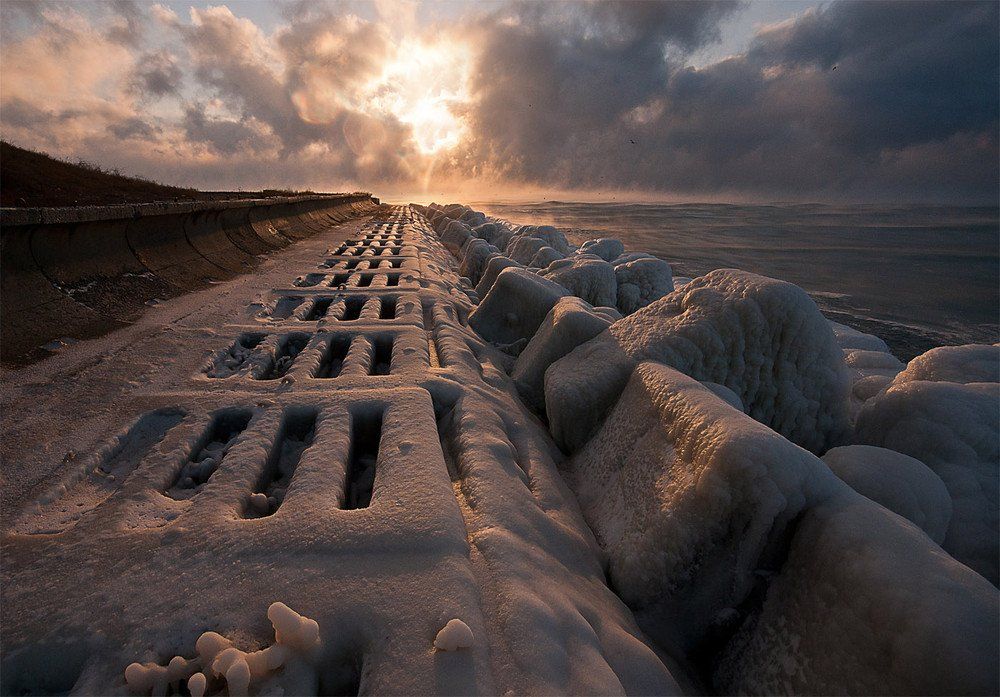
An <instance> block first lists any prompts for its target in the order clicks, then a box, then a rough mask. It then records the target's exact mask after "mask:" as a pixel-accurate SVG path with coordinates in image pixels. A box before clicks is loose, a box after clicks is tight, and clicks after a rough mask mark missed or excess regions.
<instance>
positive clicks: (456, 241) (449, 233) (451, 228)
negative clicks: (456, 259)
mask: <svg viewBox="0 0 1000 697" xmlns="http://www.w3.org/2000/svg"><path fill="white" fill-rule="evenodd" d="M440 235H441V244H443V245H444V246H445V248H446V249H447V250H448V251H449V252H451V253H452V254H453V255H457V254H458V252H459V250H460V249H462V247H464V246H465V244H466V243H467V242H468V241H469V239H470V238H471V237H472V231H471V229H470V228H469V226H468V225H466V224H465V223H463V222H460V221H458V220H452V221H450V222H448V223H447V224H446V225H445V226H444V227H443V229H442V230H441V233H440Z"/></svg>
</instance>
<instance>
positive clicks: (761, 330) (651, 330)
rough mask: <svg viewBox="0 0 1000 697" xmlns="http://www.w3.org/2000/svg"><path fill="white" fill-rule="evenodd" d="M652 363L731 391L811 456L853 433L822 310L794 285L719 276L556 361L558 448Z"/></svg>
mask: <svg viewBox="0 0 1000 697" xmlns="http://www.w3.org/2000/svg"><path fill="white" fill-rule="evenodd" d="M644 360H655V361H658V362H661V363H664V364H666V365H671V366H673V367H675V368H677V369H678V370H680V371H681V372H683V373H685V374H687V375H690V376H691V377H693V378H695V379H697V380H707V381H710V382H716V383H719V384H721V385H725V386H726V387H728V388H730V389H731V390H733V392H735V393H736V394H737V396H739V398H740V401H741V402H742V403H743V405H744V406H745V408H746V410H747V413H748V414H749V415H750V416H752V417H753V418H755V419H757V420H758V421H760V422H761V423H763V424H766V425H768V426H770V427H771V428H773V429H775V430H776V431H778V432H779V433H781V434H782V435H784V436H785V437H787V438H789V439H790V440H792V441H793V442H795V443H797V444H798V445H801V446H802V447H804V448H806V449H808V450H812V451H814V452H822V451H824V450H825V449H826V448H828V447H830V446H831V445H837V444H840V441H841V440H842V439H843V438H844V437H845V436H846V434H847V432H848V428H849V426H848V418H849V414H848V389H849V377H848V374H847V370H846V367H845V366H844V361H843V356H842V352H841V349H840V347H839V346H837V344H836V343H835V342H834V338H833V332H832V331H831V330H830V327H829V325H828V324H827V321H826V320H825V319H824V318H823V316H822V315H821V314H820V312H819V310H818V309H817V308H816V305H815V303H814V302H813V301H812V300H811V299H810V298H809V296H808V295H806V293H805V292H804V291H803V290H802V289H801V288H798V287H797V286H794V285H792V284H790V283H785V282H783V281H777V280H774V279H770V278H766V277H764V276H758V275H756V274H752V273H747V272H744V271H736V270H732V269H725V270H719V271H713V272H712V273H709V274H707V275H705V276H702V277H701V278H699V279H696V280H694V281H692V282H691V283H689V284H687V285H686V286H684V288H682V289H680V290H678V291H675V292H673V293H671V294H670V295H668V296H666V297H663V298H661V299H659V300H657V301H655V302H653V303H652V304H650V305H648V306H647V307H645V308H643V309H641V310H639V311H638V312H636V313H634V314H632V315H629V316H628V317H626V318H625V319H623V320H621V321H619V322H616V323H615V324H613V325H612V326H611V327H610V328H609V329H608V330H607V331H605V332H604V333H602V334H601V335H599V336H597V337H596V338H594V339H592V340H591V341H589V342H587V343H585V344H583V345H582V346H580V347H578V348H577V349H575V350H574V351H573V352H572V353H570V354H569V355H567V356H566V357H564V358H563V359H561V360H559V361H557V362H556V363H554V364H553V365H552V366H551V367H550V368H549V370H548V373H547V374H546V380H545V403H546V413H547V414H548V416H549V422H550V427H551V431H552V434H553V436H554V437H555V439H556V441H557V442H558V443H559V444H560V445H562V446H563V447H564V448H566V449H568V450H569V451H574V450H577V449H579V448H580V446H582V445H583V444H584V443H585V442H586V440H587V439H588V438H589V437H590V436H591V435H592V434H593V433H594V431H595V430H596V429H597V427H598V426H599V425H600V422H601V420H602V418H603V417H604V415H605V414H606V413H607V412H608V411H609V410H610V409H611V407H612V406H614V403H615V402H616V401H617V399H618V396H619V395H620V394H621V391H622V390H623V389H624V387H625V384H626V382H628V379H629V376H630V375H631V373H632V370H633V369H634V367H635V366H636V365H637V364H638V363H639V362H641V361H644Z"/></svg>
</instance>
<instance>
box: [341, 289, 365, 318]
mask: <svg viewBox="0 0 1000 697" xmlns="http://www.w3.org/2000/svg"><path fill="white" fill-rule="evenodd" d="M367 299H368V296H364V295H352V296H350V297H348V298H347V299H346V300H345V301H344V313H343V314H342V315H341V316H340V321H341V322H352V321H354V320H356V319H358V318H359V317H361V310H363V309H364V307H365V301H366V300H367Z"/></svg>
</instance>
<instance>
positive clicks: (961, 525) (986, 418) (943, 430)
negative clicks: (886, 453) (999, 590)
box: [855, 380, 1000, 585]
mask: <svg viewBox="0 0 1000 697" xmlns="http://www.w3.org/2000/svg"><path fill="white" fill-rule="evenodd" d="M998 414H1000V385H997V383H971V384H961V383H956V382H930V381H926V380H914V381H911V382H903V383H901V384H893V385H891V386H890V387H889V388H888V389H887V390H885V391H884V392H882V393H880V394H878V395H876V396H875V397H873V398H872V399H870V400H869V401H868V402H866V403H865V405H864V407H863V408H862V409H861V413H860V414H859V415H858V421H857V426H856V434H855V438H856V440H857V441H858V442H860V443H864V444H868V445H877V446H880V447H883V448H889V449H890V450H896V451H898V452H901V453H905V454H907V455H910V456H912V457H915V458H917V459H918V460H920V461H921V462H923V463H924V464H926V465H927V466H928V467H930V468H931V470H933V471H934V472H935V473H936V474H937V475H938V476H939V477H941V479H942V480H943V481H944V484H945V486H947V487H948V492H949V493H950V494H951V500H952V506H953V513H952V516H951V523H950V524H949V525H948V532H947V534H946V535H945V539H944V543H943V544H942V545H941V546H942V547H944V549H945V550H947V551H948V553H949V554H951V555H952V556H954V557H955V558H956V559H958V560H959V561H961V562H962V563H964V564H967V565H968V566H970V567H972V568H973V569H975V570H976V571H978V572H979V573H981V574H982V575H983V576H985V577H986V578H987V579H989V580H990V581H991V582H992V583H993V584H994V585H996V584H997V582H998V580H1000V578H998V577H1000V569H998V566H1000V560H998V554H1000V551H998V550H1000V506H998V498H1000V471H998V470H1000V422H998V418H997V415H998Z"/></svg>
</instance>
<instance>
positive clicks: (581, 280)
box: [540, 254, 618, 307]
mask: <svg viewBox="0 0 1000 697" xmlns="http://www.w3.org/2000/svg"><path fill="white" fill-rule="evenodd" d="M540 273H541V275H542V276H544V277H545V278H547V279H549V280H550V281H555V282H556V283H558V284H559V285H561V286H562V287H563V288H565V289H566V290H568V291H569V292H570V293H572V294H573V295H575V296H576V297H578V298H582V299H583V300H585V301H587V302H588V303H590V304H591V305H595V306H597V305H609V306H611V307H614V306H615V304H616V303H617V299H618V285H617V282H616V281H615V270H614V267H612V266H611V264H609V263H608V262H606V261H604V260H603V259H601V258H599V257H596V256H592V255H582V254H580V255H576V254H575V255H573V256H571V257H569V258H567V259H560V260H558V261H554V262H552V263H551V264H549V266H548V268H546V269H545V270H544V271H541V272H540Z"/></svg>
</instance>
